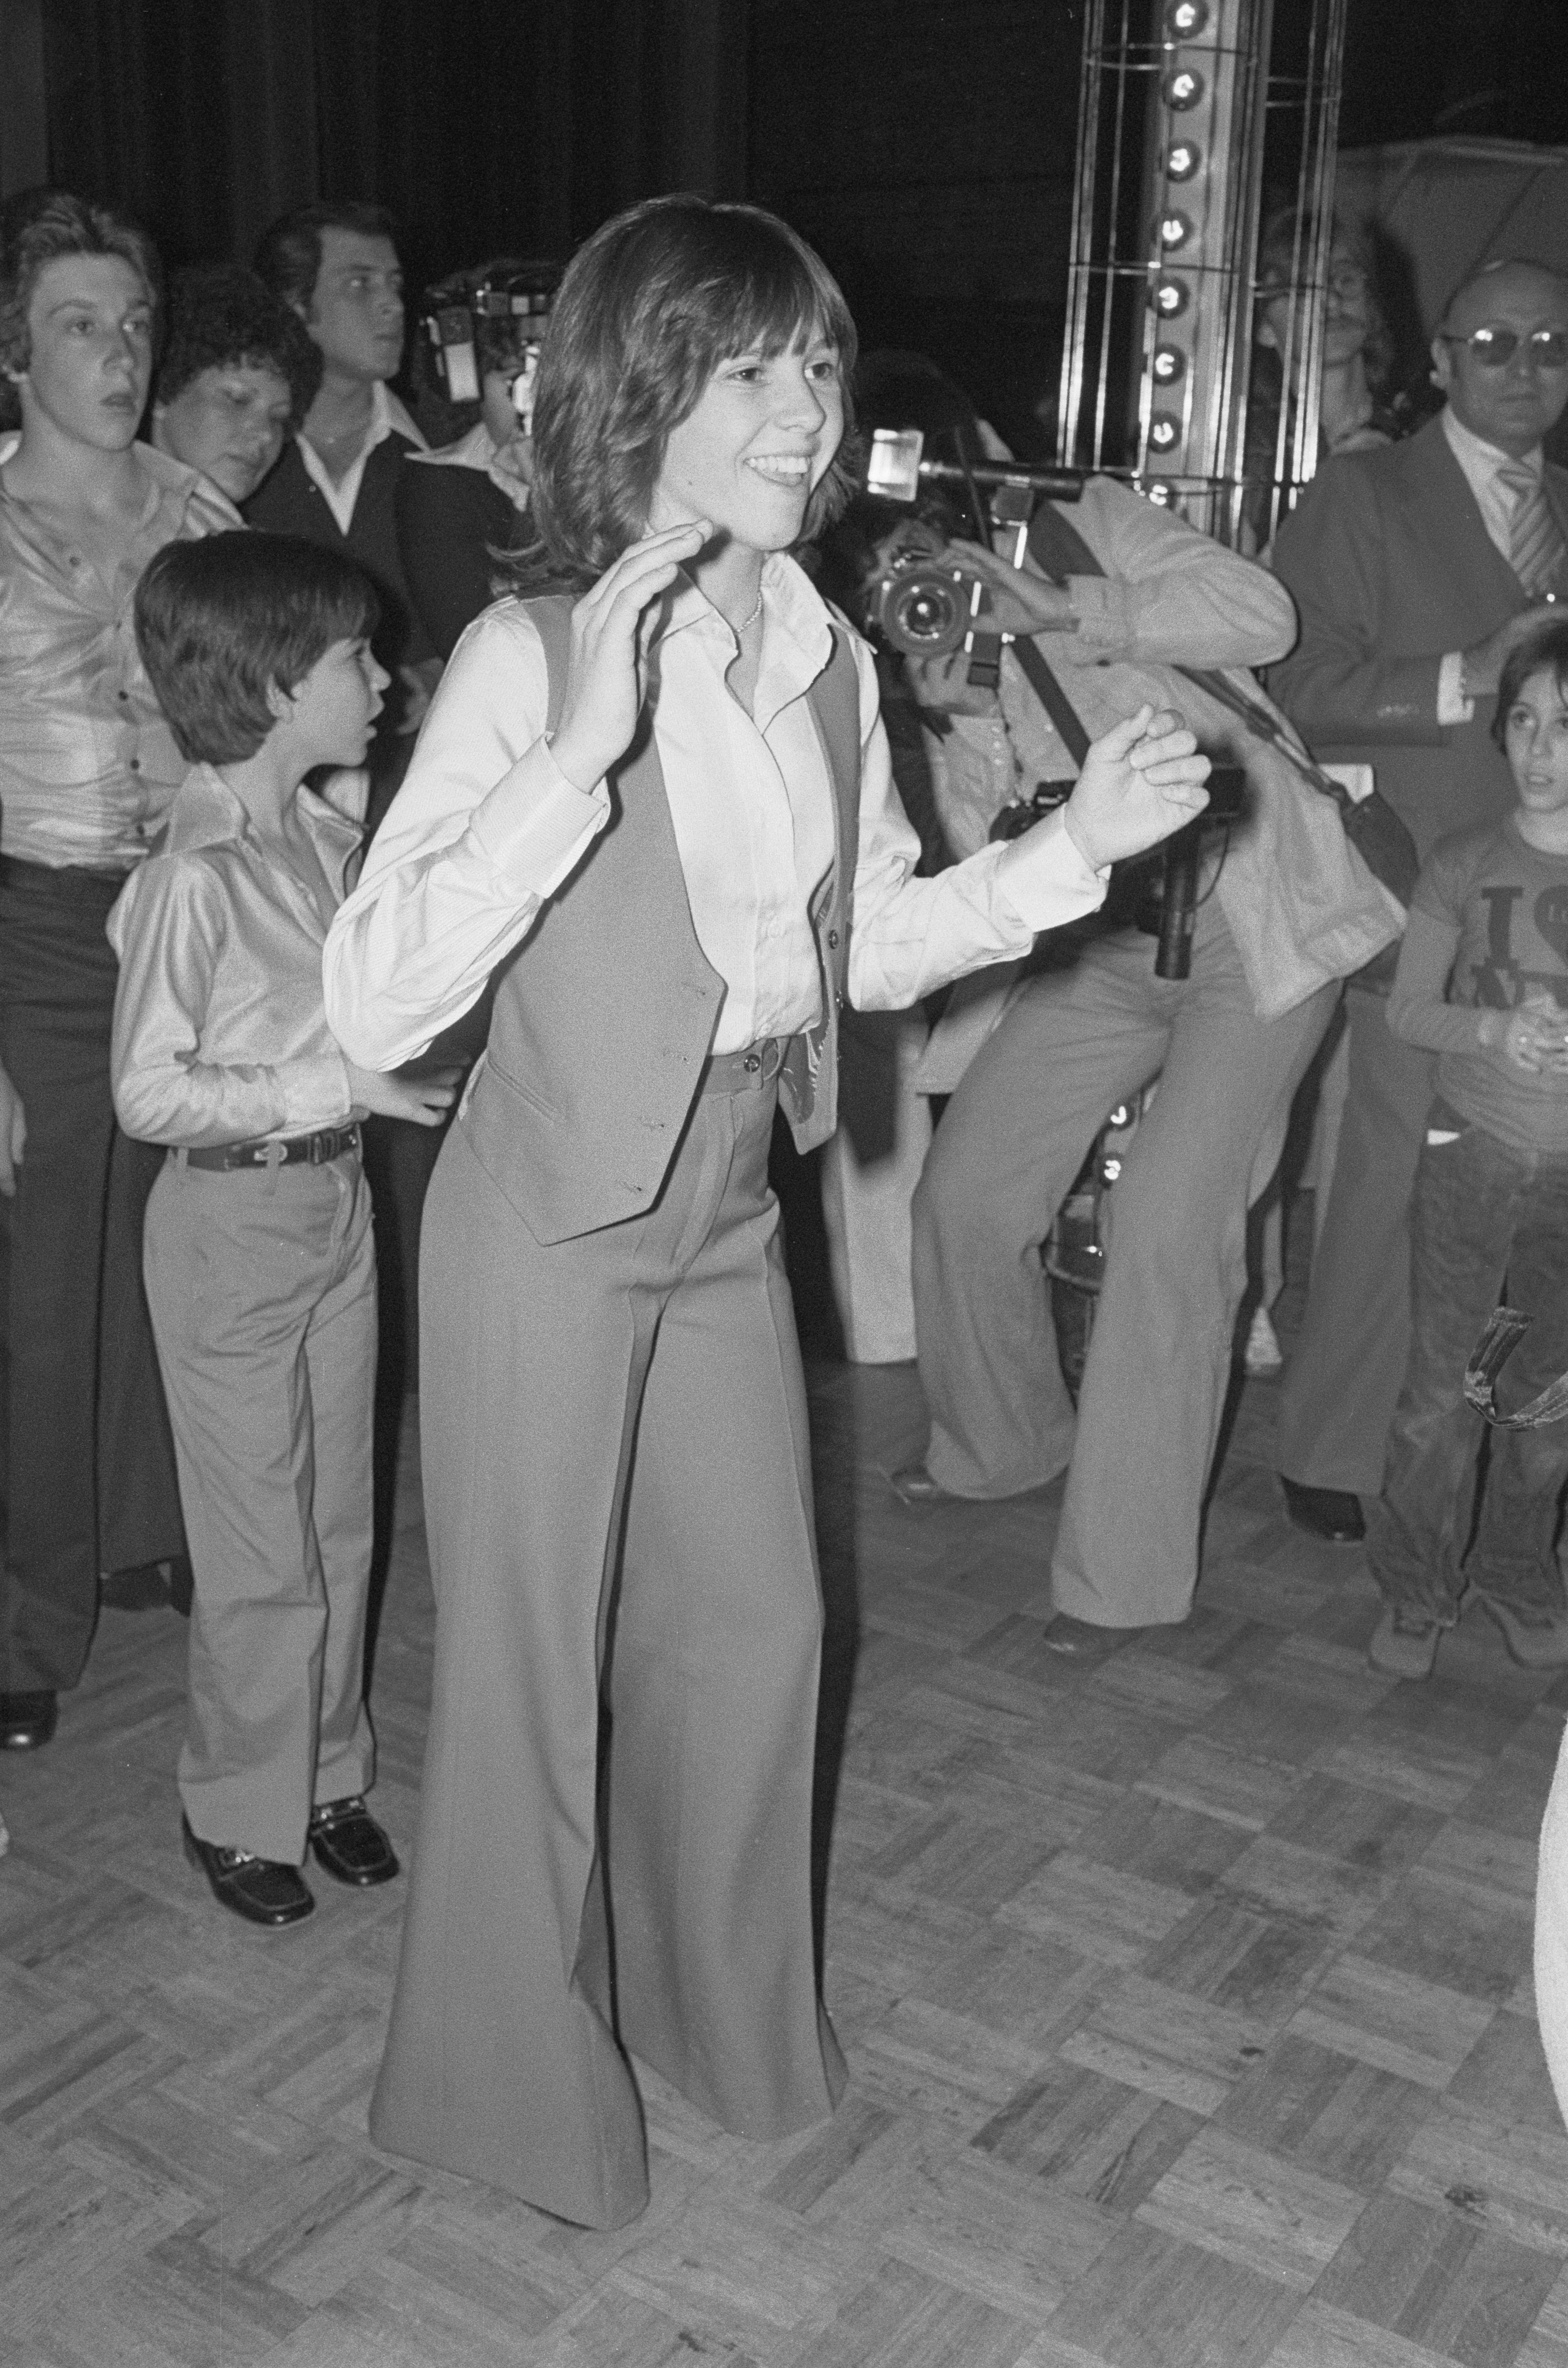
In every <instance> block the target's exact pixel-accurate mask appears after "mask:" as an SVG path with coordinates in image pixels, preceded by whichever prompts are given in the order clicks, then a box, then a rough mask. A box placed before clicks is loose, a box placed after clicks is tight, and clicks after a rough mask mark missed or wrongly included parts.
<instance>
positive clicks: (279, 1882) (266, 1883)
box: [179, 1817, 316, 1930]
mask: <svg viewBox="0 0 1568 2368" xmlns="http://www.w3.org/2000/svg"><path fill="white" fill-rule="evenodd" d="M179 1829H180V1832H181V1834H182V1835H183V1836H184V1838H185V1854H186V1856H187V1859H188V1860H189V1861H190V1862H191V1864H192V1866H194V1867H196V1868H198V1869H199V1872H200V1873H203V1874H204V1875H205V1876H206V1877H207V1880H208V1882H209V1883H210V1884H211V1885H212V1896H213V1898H214V1899H215V1900H216V1901H217V1902H218V1905H219V1907H226V1908H228V1909H229V1911H230V1913H231V1914H232V1915H234V1916H243V1917H244V1920H245V1922H246V1923H247V1924H265V1925H267V1926H270V1927H271V1928H272V1929H273V1930H278V1927H280V1926H282V1925H284V1924H299V1923H302V1922H303V1920H304V1918H306V1917H307V1916H308V1915H309V1914H310V1913H311V1910H312V1908H313V1907H314V1906H315V1904H316V1903H315V1901H314V1900H313V1899H312V1897H311V1895H310V1893H309V1892H308V1891H307V1890H306V1888H305V1884H304V1878H303V1877H302V1876H301V1873H300V1870H299V1868H298V1867H297V1866H285V1865H284V1864H283V1863H282V1862H281V1861H279V1860H278V1859H271V1858H256V1857H255V1856H253V1854H252V1853H251V1851H249V1850H230V1849H228V1848H227V1847H226V1846H225V1845H224V1844H223V1843H222V1842H204V1841H203V1840H202V1839H201V1837H200V1835H199V1834H193V1833H192V1832H191V1830H190V1820H189V1818H188V1817H182V1818H181V1819H180V1821H179Z"/></svg>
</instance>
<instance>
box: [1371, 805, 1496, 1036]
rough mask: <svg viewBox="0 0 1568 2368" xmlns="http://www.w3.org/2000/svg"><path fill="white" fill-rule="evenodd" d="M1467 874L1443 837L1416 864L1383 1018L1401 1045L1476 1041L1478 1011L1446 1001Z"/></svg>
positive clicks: (1456, 953) (1462, 911)
mask: <svg viewBox="0 0 1568 2368" xmlns="http://www.w3.org/2000/svg"><path fill="white" fill-rule="evenodd" d="M1469 876H1470V867H1469V866H1468V865H1467V864H1466V863H1465V862H1464V861H1463V859H1462V856H1461V854H1460V850H1458V849H1457V848H1455V847H1454V846H1453V844H1452V842H1451V841H1449V840H1444V841H1442V842H1440V843H1439V845H1438V846H1437V847H1436V848H1433V850H1432V852H1431V854H1430V855H1429V856H1428V857H1427V858H1426V862H1425V863H1424V864H1423V865H1422V867H1421V872H1420V876H1419V878H1418V879H1417V881H1416V882H1415V888H1414V890H1413V891H1412V894H1411V899H1410V918H1409V920H1408V922H1407V923H1406V925H1405V932H1404V939H1403V944H1402V945H1401V947H1400V950H1399V968H1398V970H1397V972H1396V973H1395V974H1394V982H1393V985H1392V989H1391V990H1390V994H1389V1009H1388V1022H1389V1027H1390V1028H1391V1029H1392V1031H1393V1033H1394V1035H1396V1036H1398V1037H1400V1038H1402V1039H1403V1042H1405V1043H1406V1044H1418V1045H1420V1046H1421V1047H1422V1049H1423V1050H1424V1051H1426V1052H1428V1053H1473V1052H1474V1051H1475V1050H1476V1049H1477V1047H1478V1045H1479V1044H1480V1042H1481V1041H1482V1031H1481V1019H1482V1015H1481V1013H1480V1012H1479V1011H1478V1010H1477V1009H1476V1008H1475V1007H1474V1005H1473V1004H1468V1003H1450V1002H1449V978H1450V976H1451V974H1452V972H1453V967H1454V962H1455V958H1456V957H1457V955H1458V953H1459V950H1460V933H1461V930H1462V928H1463V923H1464V899H1465V894H1466V890H1467V887H1468V882H1469Z"/></svg>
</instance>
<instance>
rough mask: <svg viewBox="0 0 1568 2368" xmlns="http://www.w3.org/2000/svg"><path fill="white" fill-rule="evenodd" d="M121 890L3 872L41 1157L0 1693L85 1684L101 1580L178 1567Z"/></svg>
mask: <svg viewBox="0 0 1568 2368" xmlns="http://www.w3.org/2000/svg"><path fill="white" fill-rule="evenodd" d="M117 894H119V883H118V882H116V881H115V880H114V879H113V878H106V877H103V876H101V875H98V874H96V873H92V872H85V871H61V872H58V873H52V872H50V871H47V870H44V869H43V868H41V867H39V866H34V865H31V864H19V863H14V862H11V863H7V864H6V866H5V870H4V876H3V877H0V1063H3V1064H4V1065H5V1069H6V1075H7V1076H9V1078H10V1080H11V1082H12V1084H13V1085H14V1086H15V1087H16V1089H17V1093H18V1094H19V1095H20V1096H21V1099H22V1106H23V1109H24V1111H25V1112H26V1116H27V1146H26V1149H25V1150H24V1152H23V1155H22V1162H21V1166H20V1167H19V1168H18V1170H17V1190H16V1193H15V1195H14V1197H13V1198H11V1199H9V1200H0V1509H3V1515H4V1533H5V1551H4V1559H3V1565H0V1693H25V1692H30V1691H35V1690H37V1691H51V1692H54V1691H62V1690H64V1689H65V1688H68V1687H71V1686H74V1684H75V1683H76V1681H77V1679H79V1678H80V1676H81V1674H82V1669H83V1667H84V1664H85V1661H86V1657H87V1648H88V1646H89V1645H90V1644H91V1642H92V1636H93V1629H94V1626H95V1623H96V1622H97V1614H98V1575H99V1573H100V1571H112V1570H123V1569H128V1568H131V1567H134V1566H135V1565H140V1564H142V1563H151V1562H162V1561H166V1560H169V1559H171V1558H172V1557H174V1556H176V1555H178V1554H184V1552H185V1533H184V1531H183V1529H182V1527H181V1523H180V1504H179V1494H178V1489H177V1487H176V1480H175V1457H174V1447H173V1443H172V1441H171V1440H170V1437H169V1427H168V1418H167V1416H166V1414H165V1407H164V1395H163V1389H162V1385H161V1383H160V1382H159V1378H158V1361H157V1357H156V1354H155V1352H154V1350H153V1335H152V1330H151V1327H150V1325H149V1323H148V1317H147V1305H146V1301H145V1299H144V1298H143V1295H142V1212H143V1210H144V1209H145V1207H146V1202H147V1195H148V1193H149V1191H150V1190H151V1189H152V1186H153V1178H155V1177H156V1175H157V1172H158V1169H159V1167H161V1166H162V1163H163V1156H164V1155H163V1153H162V1152H161V1151H160V1150H158V1149H157V1148H156V1147H155V1146H154V1145H153V1144H141V1143H132V1142H131V1140H130V1139H129V1138H128V1137H127V1136H125V1135H123V1134H121V1133H119V1129H118V1128H117V1126H116V1125H115V1119H114V1104H113V1100H112V1099H111V1096H110V1089H109V1032H110V1028H111V1025H112V1021H113V1017H114V992H115V982H116V978H117V976H118V965H117V963H116V962H115V958H114V953H113V951H112V949H111V948H110V946H109V942H108V939H107V938H106V937H105V935H104V923H105V921H106V920H107V918H108V912H109V908H110V906H111V905H112V904H113V903H114V900H115V897H116V896H117Z"/></svg>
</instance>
